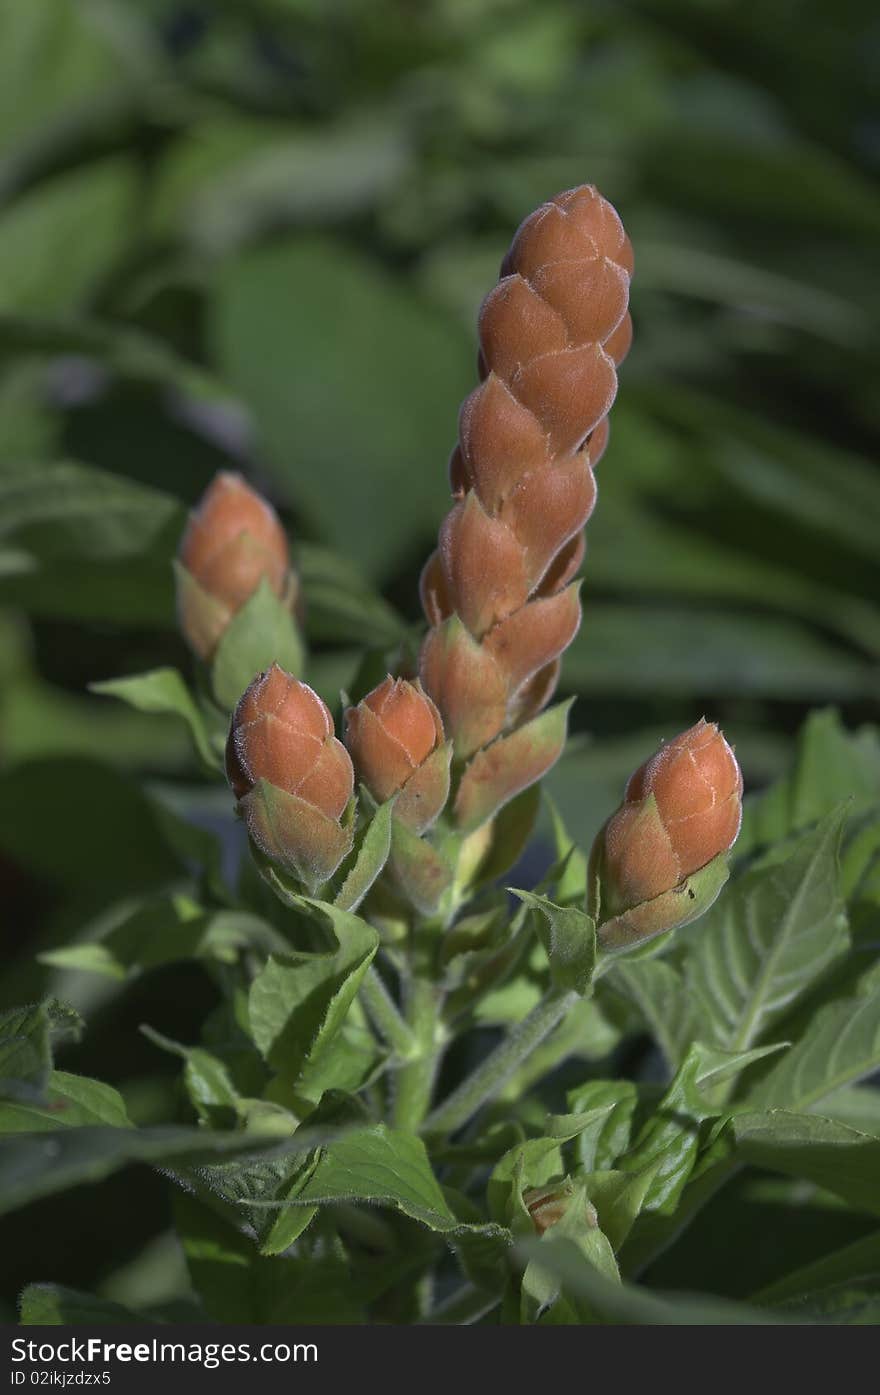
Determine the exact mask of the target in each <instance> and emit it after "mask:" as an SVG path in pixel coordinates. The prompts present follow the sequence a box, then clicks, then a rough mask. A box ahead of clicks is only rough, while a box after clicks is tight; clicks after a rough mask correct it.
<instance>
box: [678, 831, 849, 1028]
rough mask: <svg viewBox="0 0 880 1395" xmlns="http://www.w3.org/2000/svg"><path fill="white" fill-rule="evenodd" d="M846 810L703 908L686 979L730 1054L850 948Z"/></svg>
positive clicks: (746, 875) (789, 1005)
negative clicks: (843, 837)
mask: <svg viewBox="0 0 880 1395" xmlns="http://www.w3.org/2000/svg"><path fill="white" fill-rule="evenodd" d="M843 817H844V810H842V809H840V808H838V809H836V810H834V811H833V812H832V813H831V814H829V815H828V816H827V817H826V818H825V819H824V820H823V822H822V823H821V824H820V825H819V826H818V828H816V829H815V830H814V831H813V832H811V833H808V834H806V835H805V836H804V837H803V838H802V839H801V840H800V841H799V842H798V843H797V845H796V846H795V848H794V850H793V851H792V852H790V854H789V855H788V856H787V857H786V859H785V861H783V862H781V863H779V864H776V865H772V866H768V867H762V866H759V867H756V868H755V869H754V870H753V871H750V872H747V873H746V874H745V875H744V876H743V877H742V878H741V879H740V880H739V881H737V882H735V883H734V885H733V886H732V887H731V888H729V890H728V892H727V894H726V895H724V896H723V897H722V898H721V899H720V900H719V901H718V902H717V903H716V905H715V906H714V907H713V909H712V910H711V911H709V913H708V915H707V916H706V917H705V919H704V920H703V922H702V924H701V926H700V933H699V937H698V939H697V941H696V944H695V946H694V948H693V949H692V951H691V953H690V955H689V957H688V961H687V970H686V972H687V981H688V984H689V986H690V989H691V991H692V992H694V993H696V994H698V995H699V997H700V1000H701V1002H702V1003H704V1004H705V1006H706V1009H707V1011H708V1012H709V1014H710V1020H711V1022H712V1026H713V1030H714V1036H715V1040H716V1042H717V1043H718V1045H720V1046H724V1047H727V1048H729V1049H730V1050H732V1051H741V1050H745V1049H746V1048H748V1047H749V1046H751V1044H752V1043H753V1042H755V1041H757V1040H759V1039H760V1038H761V1037H762V1036H763V1035H764V1034H765V1033H766V1032H767V1030H768V1029H769V1028H770V1027H771V1026H772V1024H773V1023H774V1022H775V1021H777V1020H778V1019H779V1018H780V1017H781V1016H782V1015H783V1014H784V1013H786V1012H787V1011H788V1010H789V1009H790V1008H791V1005H792V1003H794V1002H795V1001H796V1000H797V999H798V998H799V997H800V996H801V995H802V994H803V993H804V992H805V991H806V989H808V988H809V987H810V985H811V984H812V983H814V982H815V981H816V979H817V978H819V977H821V975H822V974H823V973H825V971H826V970H827V968H828V966H829V965H830V964H831V963H832V962H833V961H834V960H835V959H836V958H837V957H838V956H839V955H840V954H841V953H842V952H844V951H845V949H846V946H847V943H848V932H847V924H846V917H845V914H844V910H843V902H842V899H841V895H840V889H839V870H838V847H839V844H840V833H841V826H842V822H843Z"/></svg>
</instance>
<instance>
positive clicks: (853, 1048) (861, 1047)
mask: <svg viewBox="0 0 880 1395" xmlns="http://www.w3.org/2000/svg"><path fill="white" fill-rule="evenodd" d="M878 1069H880V988H876V989H875V990H874V991H873V992H869V993H865V994H862V995H859V996H856V997H853V998H845V999H843V1000H841V1001H839V1002H831V1003H826V1005H825V1006H824V1007H822V1008H820V1009H819V1011H818V1012H817V1013H816V1015H815V1017H814V1018H813V1020H812V1022H811V1023H810V1024H809V1026H808V1027H807V1029H806V1031H805V1033H804V1035H803V1037H802V1038H801V1039H800V1041H798V1042H796V1043H795V1045H794V1046H792V1047H790V1048H789V1050H788V1051H786V1053H785V1055H784V1056H783V1057H782V1059H781V1060H780V1061H778V1062H777V1063H776V1064H775V1065H774V1067H773V1069H772V1070H771V1071H769V1072H768V1074H767V1075H766V1076H765V1077H764V1079H763V1080H762V1081H761V1082H760V1083H759V1084H758V1085H757V1086H756V1087H755V1089H754V1090H752V1091H751V1092H750V1093H749V1095H748V1104H749V1105H750V1106H751V1107H752V1108H754V1109H758V1108H760V1109H777V1108H782V1109H795V1110H809V1109H812V1108H814V1107H815V1106H816V1105H819V1104H821V1103H822V1101H823V1100H826V1099H827V1098H828V1096H829V1095H831V1094H832V1093H833V1092H834V1091H835V1090H839V1089H841V1088H842V1087H843V1086H844V1085H852V1084H854V1083H855V1082H856V1081H859V1080H863V1079H864V1078H865V1077H866V1076H869V1075H871V1074H872V1073H873V1072H874V1071H876V1070H878Z"/></svg>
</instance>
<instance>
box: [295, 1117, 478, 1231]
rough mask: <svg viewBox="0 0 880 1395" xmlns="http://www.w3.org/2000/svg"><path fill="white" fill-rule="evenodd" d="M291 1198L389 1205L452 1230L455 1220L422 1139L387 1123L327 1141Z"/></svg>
mask: <svg viewBox="0 0 880 1395" xmlns="http://www.w3.org/2000/svg"><path fill="white" fill-rule="evenodd" d="M292 1199H293V1198H292ZM295 1200H296V1202H297V1204H298V1205H302V1204H305V1203H311V1204H314V1205H316V1206H317V1205H321V1204H322V1203H325V1202H334V1201H372V1202H378V1203H380V1204H382V1205H385V1206H393V1207H395V1208H396V1209H397V1210H399V1211H402V1212H403V1213H404V1215H406V1216H411V1217H412V1218H413V1219H414V1220H417V1221H420V1222H421V1223H422V1225H426V1226H429V1227H430V1229H432V1230H439V1231H454V1230H455V1229H456V1228H457V1227H458V1225H459V1222H458V1221H457V1219H456V1217H455V1216H454V1215H453V1213H452V1211H451V1210H450V1209H449V1206H448V1205H447V1202H446V1199H445V1197H444V1195H443V1192H442V1191H441V1189H440V1186H439V1184H438V1182H437V1179H436V1178H435V1176H434V1174H433V1172H432V1171H431V1164H430V1162H429V1161H428V1154H427V1151H426V1149H425V1145H424V1143H423V1142H422V1140H421V1139H420V1138H416V1137H415V1136H414V1135H413V1134H410V1133H403V1132H400V1131H396V1130H393V1129H389V1128H387V1126H386V1125H385V1124H377V1125H376V1126H375V1127H374V1128H371V1129H364V1130H362V1131H360V1132H356V1133H351V1134H348V1135H347V1136H346V1137H345V1138H341V1139H337V1140H336V1142H335V1143H331V1144H329V1145H328V1147H327V1148H325V1149H324V1150H323V1151H322V1153H321V1156H320V1158H319V1160H318V1164H317V1166H316V1168H315V1170H314V1171H313V1172H312V1173H311V1175H310V1176H309V1178H308V1181H307V1182H306V1183H305V1186H303V1187H302V1188H301V1189H300V1190H299V1191H298V1192H297V1194H296V1197H295Z"/></svg>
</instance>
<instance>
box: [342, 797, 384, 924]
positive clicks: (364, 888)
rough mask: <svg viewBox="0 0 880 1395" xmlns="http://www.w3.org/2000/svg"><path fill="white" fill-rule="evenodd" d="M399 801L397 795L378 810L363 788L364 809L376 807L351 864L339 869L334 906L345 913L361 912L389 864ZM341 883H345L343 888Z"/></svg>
mask: <svg viewBox="0 0 880 1395" xmlns="http://www.w3.org/2000/svg"><path fill="white" fill-rule="evenodd" d="M396 799H397V796H396V795H395V796H393V797H392V798H391V799H388V800H386V802H385V803H384V804H380V805H379V807H378V808H376V806H375V804H373V803H372V801H371V800H370V797H369V794H368V793H367V791H365V790H364V788H363V786H361V809H367V808H370V807H371V806H372V809H373V810H374V812H373V813H372V814H371V816H370V817H369V818H368V820H367V822H366V823H365V825H364V827H363V828H362V829H361V831H360V833H359V834H358V837H357V839H356V841H355V845H354V847H353V848H352V853H351V858H350V863H349V862H346V863H345V864H344V865H343V866H342V867H340V869H339V878H337V882H336V885H338V886H339V890H338V891H337V892H336V895H335V896H334V897H333V904H334V906H338V907H339V909H340V910H342V911H356V910H357V908H358V906H359V905H360V904H361V902H362V901H363V899H364V897H365V896H366V895H367V892H368V891H369V890H370V887H371V886H372V885H373V883H374V882H375V880H376V878H377V877H378V876H379V874H380V873H381V871H382V869H383V868H384V866H385V863H386V862H387V861H388V856H389V854H390V852H391V826H392V819H393V813H394V806H395V801H396ZM339 879H342V880H341V885H340V882H339Z"/></svg>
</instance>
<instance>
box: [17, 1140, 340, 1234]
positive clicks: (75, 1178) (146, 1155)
mask: <svg viewBox="0 0 880 1395" xmlns="http://www.w3.org/2000/svg"><path fill="white" fill-rule="evenodd" d="M326 1136H327V1131H326V1130H309V1129H305V1128H304V1129H301V1130H300V1131H299V1132H298V1135H297V1137H296V1138H294V1139H288V1140H285V1142H284V1143H283V1144H281V1145H279V1143H278V1139H277V1136H274V1137H273V1136H270V1138H269V1140H268V1141H263V1140H261V1139H259V1138H258V1137H255V1136H254V1135H253V1134H243V1133H222V1132H212V1131H210V1130H206V1129H187V1128H176V1127H171V1126H168V1127H157V1128H148V1129H123V1128H107V1127H104V1126H95V1127H92V1126H88V1127H83V1128H74V1129H54V1130H48V1131H46V1132H41V1133H27V1134H25V1133H21V1134H14V1135H10V1136H9V1137H6V1138H0V1215H5V1214H6V1213H7V1212H9V1211H14V1210H16V1209H17V1208H18V1207H20V1206H25V1205H27V1204H28V1203H29V1202H31V1201H36V1200H38V1199H39V1198H40V1197H43V1196H51V1195H52V1194H53V1193H55V1192H60V1191H66V1190H67V1188H68V1187H76V1186H79V1185H80V1184H81V1183H83V1182H100V1181H103V1179H104V1178H105V1177H109V1176H110V1175H111V1173H113V1172H117V1171H118V1170H119V1169H120V1168H121V1167H125V1166H127V1164H129V1163H136V1162H141V1163H150V1164H152V1165H153V1166H157V1167H168V1166H172V1165H178V1164H183V1163H186V1164H192V1165H197V1164H199V1163H207V1162H210V1161H216V1160H217V1159H218V1158H221V1157H226V1158H228V1157H234V1156H235V1155H236V1154H238V1155H245V1156H247V1155H259V1154H261V1153H267V1152H271V1153H275V1154H276V1156H280V1155H285V1156H286V1155H290V1156H291V1157H292V1156H293V1155H294V1154H302V1153H305V1152H308V1151H309V1150H310V1149H313V1148H315V1147H317V1146H318V1145H319V1144H320V1143H321V1142H323V1141H325V1140H326Z"/></svg>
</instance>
